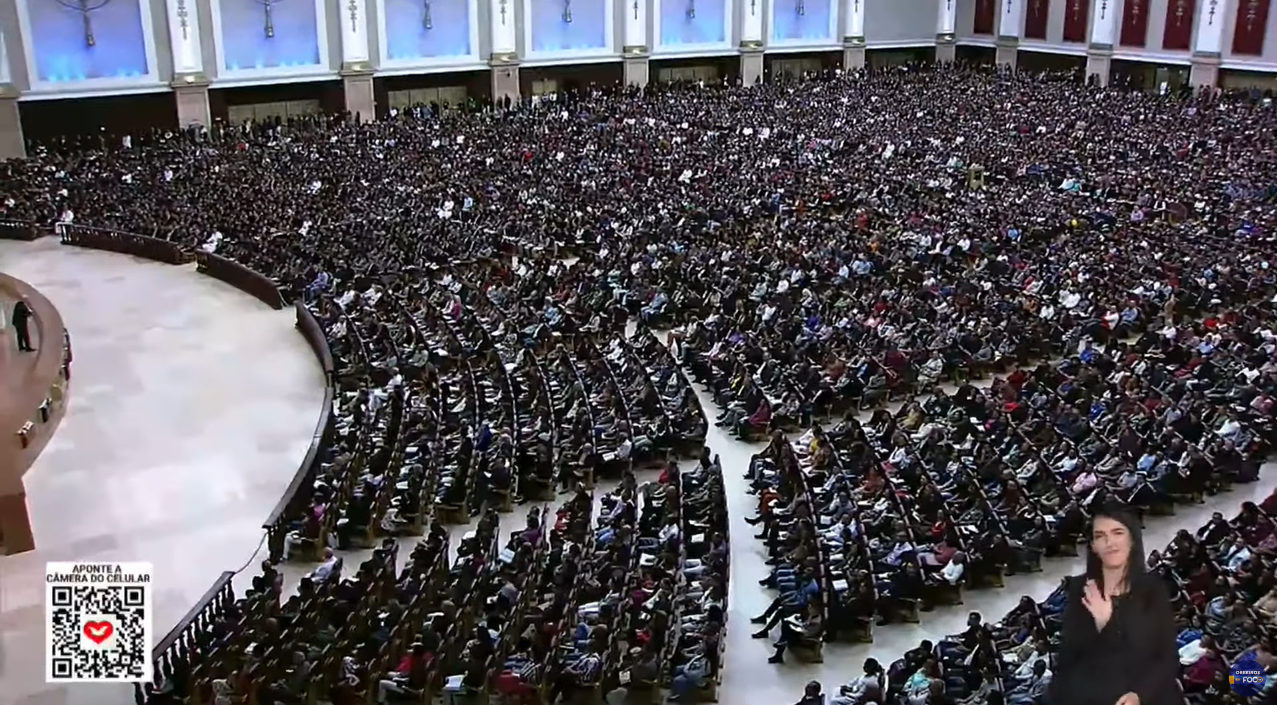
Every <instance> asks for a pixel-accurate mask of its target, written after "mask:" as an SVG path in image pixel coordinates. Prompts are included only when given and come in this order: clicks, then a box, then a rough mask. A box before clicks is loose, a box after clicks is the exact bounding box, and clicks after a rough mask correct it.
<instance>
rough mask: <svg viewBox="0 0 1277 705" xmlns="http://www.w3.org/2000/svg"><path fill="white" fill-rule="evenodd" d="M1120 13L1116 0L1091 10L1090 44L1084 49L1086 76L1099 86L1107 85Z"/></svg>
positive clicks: (1095, 5) (1102, 3) (1107, 1)
mask: <svg viewBox="0 0 1277 705" xmlns="http://www.w3.org/2000/svg"><path fill="white" fill-rule="evenodd" d="M1120 12H1121V8H1120V7H1119V5H1118V3H1117V2H1116V0H1101V1H1100V2H1097V3H1095V4H1094V6H1092V8H1091V14H1092V15H1093V16H1092V18H1091V37H1090V43H1089V44H1088V45H1087V47H1086V76H1087V78H1088V79H1090V80H1094V81H1096V82H1098V83H1099V85H1101V86H1107V85H1108V84H1109V78H1110V75H1111V73H1112V64H1113V44H1114V43H1115V42H1116V41H1117V28H1118V14H1119V13H1120ZM1092 76H1094V78H1093V79H1092V78H1091V77H1092Z"/></svg>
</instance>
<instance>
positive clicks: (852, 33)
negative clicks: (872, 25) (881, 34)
mask: <svg viewBox="0 0 1277 705" xmlns="http://www.w3.org/2000/svg"><path fill="white" fill-rule="evenodd" d="M868 1H869V0H847V10H846V14H844V15H843V29H842V36H844V37H864V36H865V3H866V2H868Z"/></svg>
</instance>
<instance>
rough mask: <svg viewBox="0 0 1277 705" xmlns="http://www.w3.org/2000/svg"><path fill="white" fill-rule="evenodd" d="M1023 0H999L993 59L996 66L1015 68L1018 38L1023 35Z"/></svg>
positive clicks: (1018, 47) (1018, 51)
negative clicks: (996, 37) (995, 48)
mask: <svg viewBox="0 0 1277 705" xmlns="http://www.w3.org/2000/svg"><path fill="white" fill-rule="evenodd" d="M1024 2H1025V0H999V2H998V42H997V50H996V52H997V53H996V54H995V56H994V61H995V62H996V63H997V65H998V66H1006V67H1009V68H1011V69H1012V70H1014V69H1015V66H1016V58H1017V56H1018V55H1019V53H1020V39H1021V37H1023V36H1024Z"/></svg>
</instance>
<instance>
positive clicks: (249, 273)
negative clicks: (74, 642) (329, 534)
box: [58, 225, 336, 697]
mask: <svg viewBox="0 0 1277 705" xmlns="http://www.w3.org/2000/svg"><path fill="white" fill-rule="evenodd" d="M58 235H59V238H60V240H61V242H62V244H63V245H70V246H74V247H84V248H88V249H96V250H105V251H109V252H119V253H121V254H129V255H133V256H136V257H141V258H143V259H149V260H152V261H156V262H162V263H166V264H172V265H184V264H188V263H190V262H192V261H194V262H195V263H196V265H197V267H196V268H197V271H199V272H200V273H201V274H204V275H206V276H209V277H212V278H214V279H217V280H219V281H222V282H224V283H226V284H229V285H230V286H232V287H234V288H236V289H238V290H240V291H241V292H243V293H245V294H248V295H249V296H252V297H254V298H256V299H258V300H259V301H261V302H262V303H264V304H265V305H267V306H269V307H270V308H273V309H277V310H278V309H282V308H284V307H285V305H286V302H287V301H288V297H287V296H286V295H285V294H284V292H283V291H282V290H281V289H280V287H279V285H278V284H277V283H276V282H274V281H271V279H270V278H268V277H266V276H265V275H263V274H261V273H259V272H256V271H254V270H252V269H249V268H248V267H245V266H243V265H241V264H239V263H238V262H234V261H232V260H229V259H227V258H225V257H221V256H219V255H217V254H214V253H209V252H204V251H191V250H187V249H185V248H183V247H182V246H180V245H179V244H177V243H174V242H171V241H168V240H164V239H160V238H154V237H148V236H145V235H136V234H132V233H126V232H120V231H114V230H106V229H102V228H93V227H87V226H82V225H61V226H59V227H58ZM293 308H294V310H295V313H296V317H297V323H296V328H297V331H298V332H299V333H301V335H302V337H303V338H305V340H306V343H307V345H308V346H309V347H310V349H311V351H312V352H313V353H314V354H315V359H316V362H318V363H319V365H320V368H321V369H322V370H323V373H324V384H325V392H324V402H323V405H322V406H321V408H320V411H319V414H318V422H317V423H316V426H315V431H314V435H313V437H312V439H311V442H310V446H309V448H308V450H307V452H306V455H305V457H304V458H303V459H302V461H301V464H300V465H299V466H298V468H297V472H296V474H295V475H294V476H293V479H292V481H291V482H290V483H289V485H288V487H287V489H285V491H284V494H283V496H281V497H280V499H279V502H277V503H276V505H275V507H274V509H273V510H272V511H271V513H270V514H269V515H268V516H267V517H266V519H265V521H263V522H262V529H263V531H264V532H265V533H266V539H265V545H266V548H267V551H268V556H269V559H270V560H271V561H272V562H278V561H280V560H281V559H282V557H283V552H284V541H285V538H286V536H287V533H288V524H287V517H288V516H290V515H291V514H292V513H294V512H293V510H294V509H295V508H296V507H298V506H301V505H302V504H305V503H307V502H309V501H310V492H311V490H312V489H313V487H314V480H315V477H316V474H317V473H318V471H319V465H320V455H321V450H322V449H323V448H324V446H325V445H326V444H328V443H329V442H330V441H331V440H332V436H333V434H334V432H335V428H336V418H335V416H334V415H333V413H332V408H333V397H334V394H335V388H334V386H333V355H332V350H331V348H330V347H329V345H328V341H327V339H326V338H325V336H324V331H323V328H322V327H321V326H320V324H319V322H318V321H317V320H316V319H315V317H314V315H313V314H311V312H310V310H309V309H307V308H306V307H305V306H304V305H303V304H302V302H301V301H297V302H295V303H294V304H293ZM234 577H235V573H234V572H232V571H226V572H223V573H222V574H221V575H220V576H219V577H218V579H217V580H215V581H214V582H213V584H212V585H211V586H210V587H209V589H208V590H207V591H206V592H205V593H204V595H203V596H202V597H201V598H200V599H199V600H198V601H197V602H196V603H195V604H194V605H192V606H191V609H190V610H189V611H188V612H187V613H186V615H185V616H183V617H182V619H180V620H178V622H177V624H175V625H174V626H173V627H172V628H171V629H169V631H168V632H167V633H166V634H165V635H164V636H163V637H161V638H160V639H158V640H157V641H156V642H155V646H154V648H153V649H152V658H153V659H154V662H155V674H154V683H153V684H152V687H155V688H159V687H162V684H163V683H164V681H165V680H166V679H167V678H168V677H170V676H171V675H172V674H173V672H174V670H175V669H177V668H178V667H179V664H181V663H182V662H184V661H185V660H186V659H187V658H188V657H189V655H190V654H191V653H192V652H193V651H196V650H198V649H199V648H200V646H201V644H202V643H203V642H204V640H205V639H206V638H207V636H208V632H209V630H210V629H211V628H212V625H213V624H214V623H215V622H216V621H217V620H218V619H219V618H220V617H221V616H222V615H224V614H225V613H226V611H227V610H229V609H230V608H231V607H232V606H233V605H234V602H235V596H234V592H233V590H232V581H233V579H234ZM144 689H145V688H144V686H142V685H141V684H137V685H136V690H137V691H138V693H137V695H138V697H141V696H142V694H143V692H142V691H143V690H144Z"/></svg>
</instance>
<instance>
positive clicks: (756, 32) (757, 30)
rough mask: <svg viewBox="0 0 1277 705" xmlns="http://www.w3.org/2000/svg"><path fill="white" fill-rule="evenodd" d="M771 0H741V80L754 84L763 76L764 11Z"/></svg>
mask: <svg viewBox="0 0 1277 705" xmlns="http://www.w3.org/2000/svg"><path fill="white" fill-rule="evenodd" d="M770 1H771V0H740V2H739V3H737V4H736V6H737V7H739V8H740V13H741V23H740V80H741V83H743V84H745V85H747V86H752V85H754V84H755V83H758V82H759V80H761V79H762V77H763V13H764V12H766V11H767V5H766V3H768V2H770Z"/></svg>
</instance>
